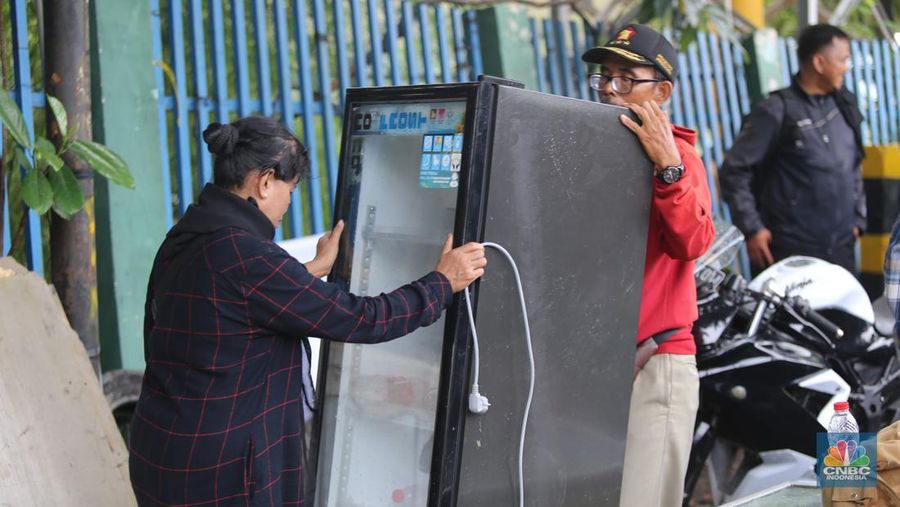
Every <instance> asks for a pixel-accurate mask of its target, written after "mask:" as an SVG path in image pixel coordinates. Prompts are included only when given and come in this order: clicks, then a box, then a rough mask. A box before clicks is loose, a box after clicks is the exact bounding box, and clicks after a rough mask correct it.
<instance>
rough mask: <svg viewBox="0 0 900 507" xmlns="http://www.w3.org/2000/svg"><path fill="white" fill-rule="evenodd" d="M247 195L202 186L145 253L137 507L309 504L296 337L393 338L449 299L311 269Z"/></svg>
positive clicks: (423, 284) (427, 287)
mask: <svg viewBox="0 0 900 507" xmlns="http://www.w3.org/2000/svg"><path fill="white" fill-rule="evenodd" d="M273 233H274V229H273V228H272V225H271V222H269V221H268V219H267V218H266V217H265V215H263V214H262V212H260V211H259V210H258V209H257V208H256V207H255V206H254V205H253V204H252V203H251V202H248V201H245V200H243V199H241V198H239V197H238V196H236V195H234V194H231V193H230V192H227V191H224V190H222V189H219V188H218V187H215V186H211V185H208V186H207V187H206V188H205V189H204V190H203V192H202V193H201V195H200V200H199V205H197V206H192V207H191V208H190V209H189V210H188V212H187V213H186V214H185V216H184V218H182V220H181V221H180V222H179V223H178V225H176V226H175V227H174V228H173V229H172V231H170V232H169V234H168V235H167V237H166V241H165V242H164V243H163V245H162V247H161V248H160V251H159V253H158V254H157V257H156V260H155V261H154V268H153V271H152V273H151V276H150V284H149V287H148V296H147V306H146V314H145V326H144V327H145V336H144V339H145V354H146V360H147V368H146V371H145V374H144V382H143V387H142V392H141V397H140V400H139V401H138V406H137V409H136V411H135V415H134V420H133V423H132V434H131V440H130V446H131V455H130V463H129V464H130V471H131V482H132V486H133V487H134V491H135V494H136V496H137V498H138V501H139V503H140V504H141V505H179V506H201V505H308V504H311V501H312V499H311V498H308V497H307V495H308V494H309V492H310V491H311V489H312V488H311V486H312V484H310V482H311V481H309V480H304V479H305V478H307V477H308V476H307V475H306V474H307V470H306V463H305V462H304V460H305V451H304V417H303V410H304V408H303V396H304V394H305V392H304V390H303V389H304V388H303V376H304V366H303V362H304V357H305V353H304V352H305V351H304V350H303V346H304V342H305V340H306V338H305V337H306V336H317V337H321V338H327V339H332V340H339V341H344V342H354V343H376V342H382V341H386V340H390V339H393V338H397V337H400V336H403V335H404V334H407V333H409V332H412V331H413V330H415V329H416V328H418V327H420V326H427V325H429V324H431V323H433V322H434V321H435V320H437V319H438V317H440V314H441V311H442V310H443V308H444V307H445V306H446V305H447V304H448V303H449V302H450V301H451V298H452V291H451V289H450V285H449V283H448V281H447V279H446V278H445V277H444V276H443V275H441V274H439V273H436V272H433V273H430V274H428V275H426V276H425V277H423V278H421V279H420V280H418V281H415V282H413V283H411V284H409V285H406V286H404V287H401V288H399V289H397V290H396V291H394V292H391V293H390V294H383V295H381V296H378V297H371V298H363V297H356V296H353V295H351V294H347V293H346V292H343V291H342V290H340V289H339V288H338V287H337V286H335V285H332V284H328V283H325V282H323V281H321V280H319V279H318V278H316V277H314V276H312V275H311V274H310V273H309V272H308V271H306V269H305V267H304V266H303V265H302V264H301V263H299V262H298V261H297V260H295V259H294V258H292V257H290V256H289V255H288V254H287V252H285V251H284V250H282V249H281V248H280V247H278V246H277V245H276V244H274V243H273V242H272V240H271V238H272V236H273Z"/></svg>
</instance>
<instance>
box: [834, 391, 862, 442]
mask: <svg viewBox="0 0 900 507" xmlns="http://www.w3.org/2000/svg"><path fill="white" fill-rule="evenodd" d="M847 433H855V434H857V435H858V434H859V425H858V424H856V419H854V418H853V414H851V413H850V404H849V403H847V402H846V401H839V402H837V403H835V404H834V415H833V416H831V421H830V422H829V423H828V444H829V445H832V446H833V445H837V443H838V441H840V440H842V439H843V437H844V436H846V434H847ZM857 440H859V437H858V436H857Z"/></svg>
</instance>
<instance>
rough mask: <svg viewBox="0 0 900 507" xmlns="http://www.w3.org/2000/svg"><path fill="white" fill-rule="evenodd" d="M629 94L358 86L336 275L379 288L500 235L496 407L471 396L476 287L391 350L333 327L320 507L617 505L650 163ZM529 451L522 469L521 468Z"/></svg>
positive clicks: (484, 373) (320, 421) (483, 357)
mask: <svg viewBox="0 0 900 507" xmlns="http://www.w3.org/2000/svg"><path fill="white" fill-rule="evenodd" d="M621 114H627V111H626V110H625V109H622V108H617V107H613V106H607V105H601V104H598V103H594V102H589V101H582V100H576V99H570V98H565V97H559V96H553V95H548V94H543V93H538V92H534V91H529V90H525V89H523V88H522V87H521V85H519V84H518V83H515V82H510V81H505V80H501V79H496V78H489V77H482V78H480V79H479V81H477V82H472V83H461V84H448V85H422V86H404V87H384V88H356V89H349V90H348V91H347V96H346V106H345V113H344V122H343V138H342V143H341V155H340V169H339V181H338V190H337V195H336V197H335V203H334V207H335V213H334V219H335V220H338V219H343V220H345V221H346V224H347V227H346V230H345V232H344V237H343V238H342V243H341V250H340V254H339V257H338V259H337V262H336V263H335V266H334V269H333V271H332V273H331V274H330V276H329V281H330V282H332V283H337V284H340V285H341V286H342V287H344V288H345V289H346V290H348V291H350V292H352V293H354V294H357V295H360V296H374V295H378V294H380V293H382V292H388V291H391V290H393V289H395V288H396V287H399V286H401V285H403V284H406V283H409V282H411V281H413V280H415V279H417V278H419V277H421V276H423V275H424V274H426V273H427V272H429V271H432V270H433V269H434V268H435V266H436V264H437V260H438V257H439V255H440V251H441V246H442V244H443V242H444V240H445V239H446V236H447V234H448V233H451V232H452V233H453V234H454V241H455V244H456V245H457V246H458V245H461V244H463V243H466V242H469V241H479V242H483V241H490V242H495V243H498V244H500V245H502V246H503V247H504V248H506V250H507V251H508V252H509V253H510V254H511V255H512V257H513V258H514V260H515V262H516V264H517V266H518V269H519V272H520V275H521V284H522V288H523V293H524V299H525V302H526V305H527V309H528V322H529V324H530V329H531V334H532V349H533V362H534V370H533V372H534V379H533V381H534V388H533V395H532V400H531V405H530V410H529V412H528V418H527V431H526V434H525V439H524V445H520V444H522V442H521V441H520V437H521V426H522V421H523V418H524V416H525V408H526V402H527V401H528V393H529V385H530V383H531V380H532V378H531V377H532V376H531V371H532V370H531V369H530V367H529V354H528V344H527V343H526V340H525V329H524V323H523V321H522V312H521V310H520V305H519V294H518V291H517V283H516V279H515V277H514V276H513V271H512V267H511V265H510V264H509V263H508V262H507V261H506V259H505V258H504V257H501V256H500V255H499V254H497V252H495V251H493V250H490V249H489V250H488V252H487V257H488V262H489V264H488V267H487V271H486V274H485V276H484V277H483V278H482V279H481V280H480V281H479V282H477V283H476V284H474V285H473V286H472V287H471V291H472V293H471V294H472V303H473V313H474V314H475V318H476V324H477V331H478V337H479V345H480V361H479V366H480V376H481V378H480V388H481V392H482V393H483V394H485V395H487V396H488V398H489V399H490V403H491V407H490V409H489V410H488V411H487V413H485V414H480V415H476V414H472V413H469V412H468V410H467V398H468V395H469V391H470V388H471V386H470V383H471V376H472V368H473V357H472V355H473V354H472V352H473V344H472V338H471V332H470V330H469V326H468V320H467V319H468V317H467V313H466V306H465V303H464V300H463V299H462V294H461V293H460V294H457V295H456V297H455V300H454V302H453V304H452V305H451V306H450V307H449V308H448V309H447V310H446V312H445V313H444V315H443V317H442V318H441V319H440V320H439V321H437V322H436V323H434V324H432V325H431V326H428V327H425V328H421V329H418V330H416V331H414V332H413V333H411V334H409V335H407V336H405V337H402V338H399V339H397V340H394V341H390V342H387V343H382V344H377V345H359V344H344V343H337V342H326V341H323V342H322V348H321V351H320V363H319V367H318V379H317V407H318V408H317V411H316V413H315V417H314V419H315V421H314V422H315V423H314V425H313V430H312V431H311V432H310V434H311V439H312V443H311V445H310V449H311V456H310V460H309V462H310V463H311V465H314V466H315V470H314V471H313V472H314V474H315V488H316V497H315V504H316V505H319V506H323V507H324V506H329V507H331V506H340V507H352V506H394V505H396V506H424V505H441V506H452V505H463V506H480V505H485V506H496V505H516V504H517V503H518V501H519V495H520V494H521V493H520V491H521V489H520V488H521V486H523V485H524V487H525V493H524V504H525V505H533V506H557V505H559V506H563V505H565V506H581V505H585V506H586V505H591V506H593V505H605V504H611V505H612V504H617V503H618V495H619V484H620V481H621V474H622V461H623V456H624V444H625V434H626V425H627V420H628V405H629V399H630V393H631V376H632V369H633V357H634V349H635V335H636V331H637V323H638V312H639V304H640V295H641V287H642V279H643V268H644V256H645V248H646V238H647V224H648V217H649V210H650V199H651V195H650V191H651V182H652V164H651V163H650V162H649V161H648V160H647V158H646V156H645V155H644V153H643V150H642V149H641V147H640V145H639V143H638V142H637V139H636V138H635V136H634V135H633V134H632V133H630V132H629V131H628V130H627V129H625V128H624V127H623V126H622V125H621V123H620V121H619V116H620V115H621ZM520 447H521V454H522V459H521V463H522V467H521V468H522V473H523V477H524V480H523V481H522V482H521V483H520V481H519V479H518V470H519V462H520V460H519V453H520Z"/></svg>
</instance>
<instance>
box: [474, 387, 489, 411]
mask: <svg viewBox="0 0 900 507" xmlns="http://www.w3.org/2000/svg"><path fill="white" fill-rule="evenodd" d="M490 406H491V404H490V402H488V399H487V396H483V395H482V394H481V393H479V392H478V386H476V385H473V386H472V392H471V393H469V412H472V413H473V414H483V413H485V412H487V411H488V407H490Z"/></svg>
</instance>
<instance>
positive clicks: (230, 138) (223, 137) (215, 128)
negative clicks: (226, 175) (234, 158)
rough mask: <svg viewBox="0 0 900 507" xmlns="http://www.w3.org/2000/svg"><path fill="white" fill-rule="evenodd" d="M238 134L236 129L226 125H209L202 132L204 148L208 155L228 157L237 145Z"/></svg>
mask: <svg viewBox="0 0 900 507" xmlns="http://www.w3.org/2000/svg"><path fill="white" fill-rule="evenodd" d="M238 137H240V134H239V133H238V129H237V127H235V126H233V125H231V124H229V123H226V124H224V125H223V124H221V123H210V124H209V126H208V127H206V130H204V131H203V140H204V141H206V147H207V149H208V150H209V152H210V153H212V154H214V155H217V156H221V155H230V154H231V152H233V151H234V147H235V146H236V145H237V142H238Z"/></svg>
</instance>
